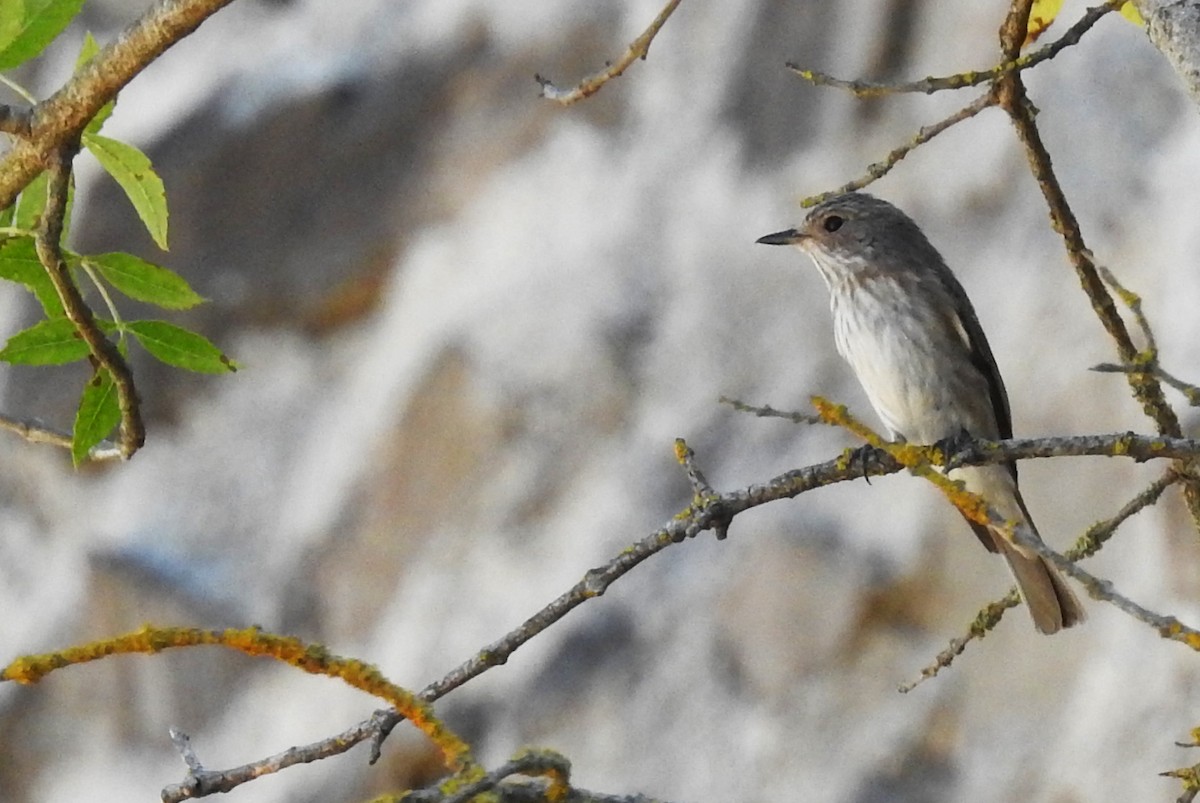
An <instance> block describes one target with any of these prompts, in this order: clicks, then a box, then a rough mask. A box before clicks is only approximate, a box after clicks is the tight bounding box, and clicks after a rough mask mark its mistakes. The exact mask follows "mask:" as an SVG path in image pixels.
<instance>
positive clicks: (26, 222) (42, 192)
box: [13, 171, 50, 231]
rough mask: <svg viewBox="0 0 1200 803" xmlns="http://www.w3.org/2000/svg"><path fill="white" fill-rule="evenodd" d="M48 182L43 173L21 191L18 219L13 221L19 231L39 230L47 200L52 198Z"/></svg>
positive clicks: (18, 199) (18, 203)
mask: <svg viewBox="0 0 1200 803" xmlns="http://www.w3.org/2000/svg"><path fill="white" fill-rule="evenodd" d="M48 181H49V179H47V177H46V173H45V171H43V172H41V173H39V174H38V176H37V178H35V179H34V180H33V181H31V182H29V183H28V184H26V185H25V189H23V190H21V196H20V197H19V198H17V213H16V218H15V219H14V220H13V223H14V225H16V227H17V228H18V229H24V230H25V231H33V230H34V229H36V228H37V225H38V221H39V220H41V219H42V213H43V212H45V211H46V200H47V199H48V198H49V197H50V188H49V184H48Z"/></svg>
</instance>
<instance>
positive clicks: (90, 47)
mask: <svg viewBox="0 0 1200 803" xmlns="http://www.w3.org/2000/svg"><path fill="white" fill-rule="evenodd" d="M0 2H3V0H0ZM99 52H100V45H98V44H97V43H96V38H95V37H94V36H92V32H91V31H88V32H87V33H85V34H84V35H83V47H81V48H80V49H79V55H78V56H76V57H75V72H79V70H80V69H81V68H82V67H83V65H85V64H87V63H88V62H89V61H91V59H92V57H93V56H95V55H96V54H97V53H99ZM116 103H117V102H116V100H115V99H114V100H110V101H109V102H108V103H105V104H104V105H103V106H101V107H100V111H98V112H96V116H95V117H93V118H92V121H91V122H90V123H88V124H87V128H85V129H83V132H84V133H85V134H95V133H97V132H99V131H100V126H102V125H104V123H105V122H106V121H107V120H108V118H109V117H111V116H112V113H113V107H114V106H115V105H116Z"/></svg>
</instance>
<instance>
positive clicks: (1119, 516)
mask: <svg viewBox="0 0 1200 803" xmlns="http://www.w3.org/2000/svg"><path fill="white" fill-rule="evenodd" d="M1178 481H1179V475H1178V474H1176V473H1175V471H1174V469H1168V470H1167V472H1166V473H1164V474H1163V475H1162V476H1161V477H1159V478H1158V479H1157V480H1155V481H1154V482H1152V483H1150V485H1149V486H1148V487H1146V488H1145V489H1144V490H1143V491H1142V492H1141V493H1139V494H1138V495H1137V496H1135V497H1134V498H1133V499H1131V500H1129V501H1128V502H1126V503H1125V505H1124V506H1123V507H1122V508H1121V509H1120V510H1118V511H1117V513H1116V514H1115V515H1113V516H1112V518H1109V519H1105V520H1104V521H1098V522H1096V523H1095V524H1093V525H1092V526H1091V527H1088V529H1087V532H1085V533H1084V534H1083V535H1081V536H1080V537H1079V539H1078V540H1077V541H1076V542H1075V546H1073V547H1071V549H1069V550H1067V552H1066V557H1067V559H1068V560H1072V561H1076V560H1082V559H1084V558H1088V557H1091V556H1092V555H1094V554H1096V552H1098V551H1100V547H1101V546H1103V545H1104V543H1105V542H1106V541H1107V540H1108V539H1109V538H1111V537H1112V535H1113V533H1115V532H1116V531H1117V528H1118V527H1119V526H1121V524H1123V523H1124V522H1125V521H1126V520H1127V519H1129V518H1131V517H1132V516H1134V515H1135V514H1136V513H1138V512H1140V511H1141V510H1144V509H1145V508H1147V507H1149V506H1150V505H1153V504H1154V503H1155V502H1157V501H1158V499H1159V497H1161V496H1162V494H1163V491H1165V490H1166V489H1167V488H1169V487H1170V486H1171V485H1173V484H1174V483H1176V482H1178ZM1020 602H1021V597H1020V594H1019V593H1018V592H1017V589H1016V586H1013V587H1012V588H1010V589H1009V591H1008V593H1007V594H1005V595H1004V596H1003V597H1001V598H1000V599H998V600H996V601H995V602H989V603H988V604H987V605H985V606H984V607H983V608H982V609H980V611H979V613H978V614H976V616H975V620H974V621H973V622H972V623H971V626H970V627H969V628H968V629H967V632H966V633H965V634H963V635H962V636H956V637H955V638H952V639H951V640H950V644H949V645H948V646H947V647H946V649H944V650H942V651H941V652H939V653H938V654H937V656H936V657H935V658H934V659H933V661H932V662H931V663H930V664H929V665H928V666H926V667H925V668H924V669H922V670H921V675H920V677H918V678H916V679H915V680H910V681H908V682H907V683H904V684H902V685H901V686H900V691H901V692H903V693H906V694H907V693H908V692H910V691H912V690H913V689H915V688H916V687H917V686H919V685H921V684H922V683H924V682H925V681H926V680H929V679H930V678H932V677H935V676H936V675H937V674H938V672H940V671H941V670H943V669H945V668H947V667H949V666H950V664H952V663H954V659H955V658H957V657H958V656H960V655H962V653H963V651H964V650H965V649H966V648H967V645H968V644H969V643H970V642H972V641H975V640H976V639H981V638H983V637H984V636H986V635H987V634H988V633H990V632H991V631H992V629H993V628H994V627H995V626H996V625H997V624H999V623H1000V619H1001V618H1003V616H1004V612H1005V611H1007V610H1008V609H1009V608H1015V607H1017V605H1019V604H1020Z"/></svg>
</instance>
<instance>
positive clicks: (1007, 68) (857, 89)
mask: <svg viewBox="0 0 1200 803" xmlns="http://www.w3.org/2000/svg"><path fill="white" fill-rule="evenodd" d="M1124 2H1125V0H1109V2H1107V3H1105V4H1104V5H1102V6H1096V7H1095V8H1089V9H1088V10H1087V12H1086V13H1084V15H1083V16H1082V17H1080V18H1079V20H1078V22H1076V23H1075V24H1074V25H1072V26H1071V27H1070V28H1068V29H1067V31H1066V33H1064V34H1063V35H1062V36H1061V37H1059V38H1058V39H1056V40H1055V41H1053V42H1051V43H1050V44H1048V45H1045V46H1044V47H1041V48H1039V49H1038V50H1035V51H1033V52H1032V53H1027V54H1025V55H1024V56H1017V55H1016V54H1015V53H1014V54H1012V56H1011V57H1010V58H1007V59H1006V60H1005V61H1003V62H1001V63H1000V64H997V65H996V66H994V67H991V68H990V69H987V70H972V71H969V72H962V73H957V74H956V75H947V76H942V77H932V76H931V77H929V78H922V79H921V80H919V81H908V82H904V83H886V82H874V81H849V80H846V79H844V78H835V77H833V76H832V75H826V74H825V73H822V72H817V71H816V70H807V69H804V68H802V67H799V66H797V65H796V64H793V63H791V62H788V63H787V68H788V69H789V70H791V71H792V72H794V73H796V74H797V75H799V76H800V77H801V78H803V79H804V80H806V81H808V82H809V83H811V84H813V85H815V86H831V87H836V88H838V89H845V90H848V91H850V92H853V93H854V94H855V95H856V96H858V97H860V98H868V97H878V96H880V95H892V94H897V93H901V92H920V93H924V94H926V95H931V94H933V93H934V92H940V91H942V90H945V89H965V88H966V87H969V86H979V85H981V84H988V83H991V82H993V81H995V80H996V79H998V78H1000V77H1002V76H1004V75H1008V74H1011V73H1016V72H1019V71H1021V70H1027V69H1029V68H1030V67H1034V66H1036V65H1037V64H1040V63H1041V62H1043V61H1046V60H1047V59H1052V58H1054V57H1055V56H1057V55H1058V53H1059V51H1061V50H1063V49H1064V48H1067V47H1070V46H1072V45H1075V44H1078V43H1079V40H1080V39H1082V38H1083V35H1084V34H1085V33H1087V31H1088V29H1089V28H1091V27H1092V26H1093V25H1095V24H1096V23H1097V22H1098V21H1099V20H1100V18H1101V17H1103V16H1104V15H1105V14H1107V13H1108V12H1110V11H1114V10H1116V9H1117V8H1120V7H1121V6H1122V5H1123V4H1124ZM1023 36H1024V32H1023V31H1022V37H1023ZM1018 52H1019V49H1018Z"/></svg>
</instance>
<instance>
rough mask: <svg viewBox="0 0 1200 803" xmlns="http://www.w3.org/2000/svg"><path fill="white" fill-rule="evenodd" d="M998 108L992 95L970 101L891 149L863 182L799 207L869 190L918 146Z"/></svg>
mask: <svg viewBox="0 0 1200 803" xmlns="http://www.w3.org/2000/svg"><path fill="white" fill-rule="evenodd" d="M995 105H996V97H995V95H994V94H993V93H991V92H988V93H987V94H984V95H980V96H979V97H978V98H976V99H975V100H973V101H971V102H970V103H968V104H967V105H966V106H964V107H962V108H961V109H959V110H958V111H956V112H955V113H954V114H952V115H950V116H949V117H946V118H945V119H942V120H939V121H938V122H936V123H933V124H932V125H927V126H923V127H922V128H921V129H920V130H918V131H917V135H916V136H915V137H913V138H912V139H910V140H909V141H908V142H906V143H904V144H903V145H901V146H899V147H898V148H894V149H892V151H891V152H890V153H888V155H887V156H885V157H884V158H883V161H881V162H875V163H874V164H872V165H870V166H869V167H867V172H866V174H865V175H863V176H862V177H861V178H856V179H854V180H853V181H850V182H848V183H846V184H843V185H842V186H840V187H838V188H837V189H836V190H831V191H829V192H823V193H821V194H820V195H814V196H810V197H808V198H805V199H804V200H803V201H801V202H800V206H801V207H803V208H806V209H807V208H808V207H810V206H816V205H817V204H819V203H821V202H822V201H824V200H826V199H828V198H832V197H833V196H835V195H841V194H842V193H844V192H854V191H855V190H861V189H862V188H863V187H865V186H867V185H868V184H870V183H871V182H873V181H878V180H879V179H881V178H883V177H884V176H886V175H887V174H888V173H889V172H891V169H892V168H893V167H895V166H896V164H897V163H898V162H899V161H900V160H901V159H903V158H904V157H905V156H908V154H909V153H910V152H912V151H913V150H914V149H915V148H917V147H918V146H920V145H924V144H925V143H926V142H928V141H929V140H931V139H933V138H934V137H936V136H937V135H938V134H940V133H942V132H943V131H945V130H946V129H947V128H950V127H951V126H953V125H956V124H958V123H961V122H962V121H963V120H969V119H971V118H972V117H974V116H975V115H977V114H979V113H980V112H981V111H983V110H984V109H986V108H988V107H989V106H995Z"/></svg>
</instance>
